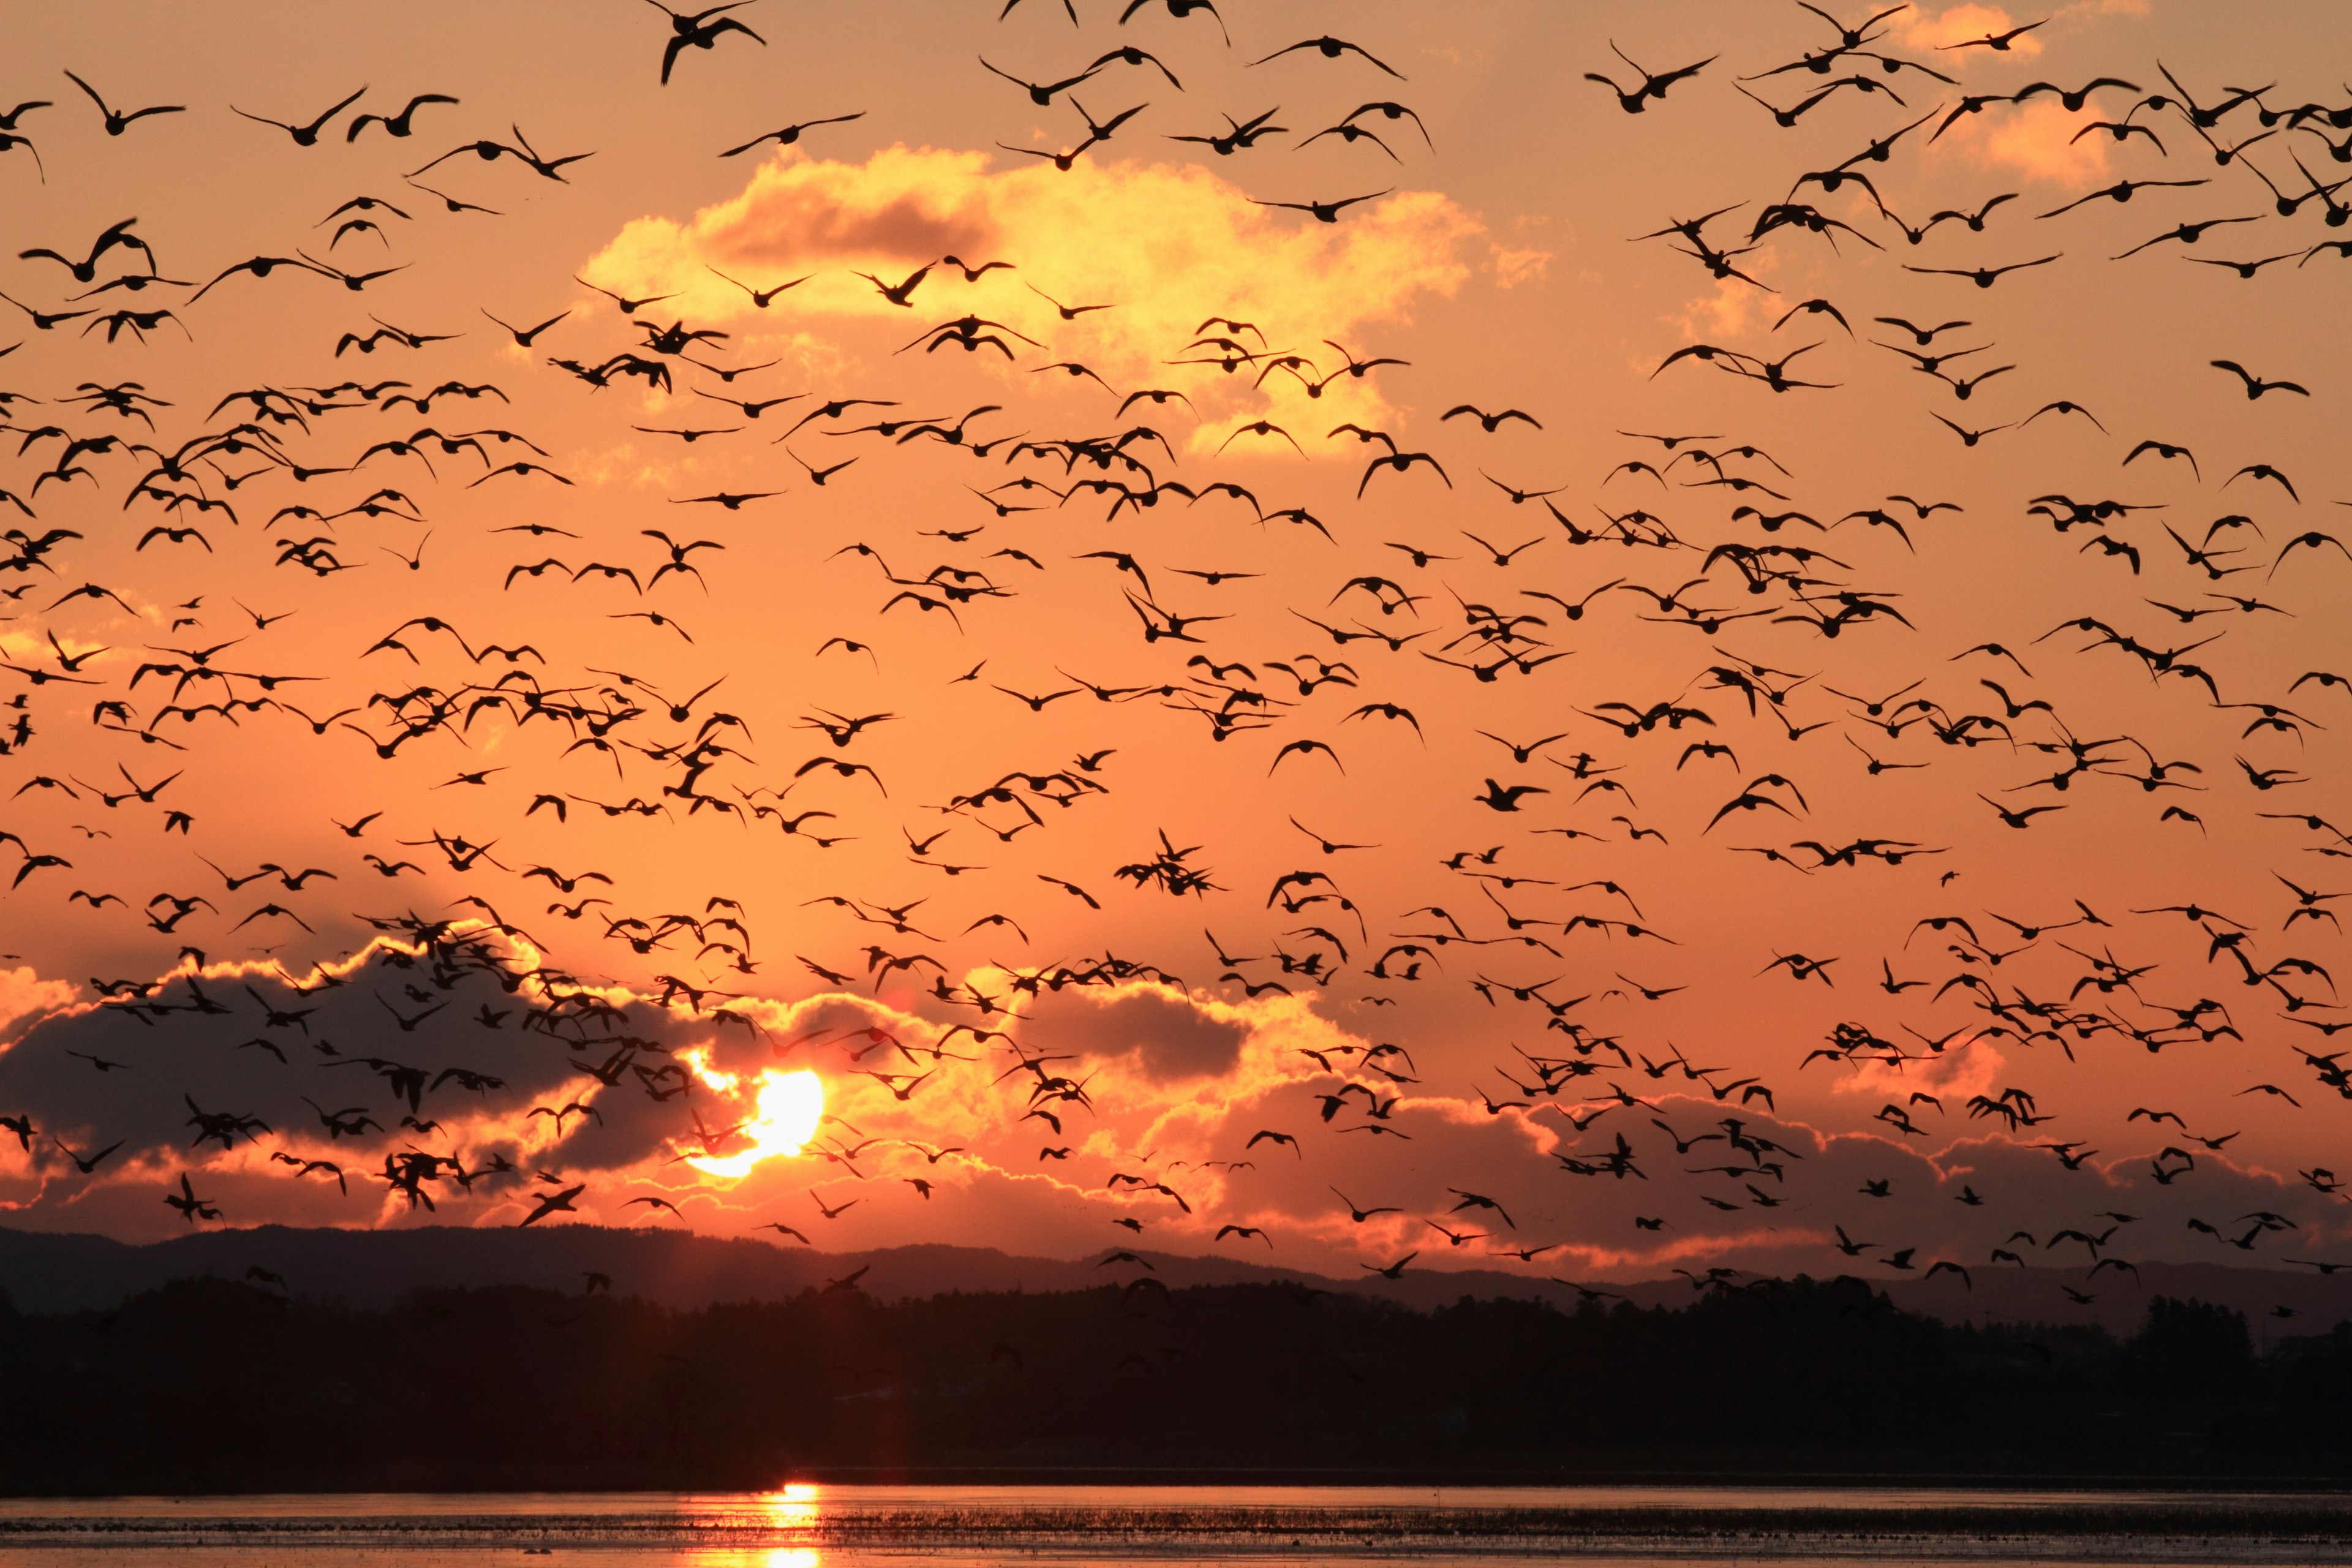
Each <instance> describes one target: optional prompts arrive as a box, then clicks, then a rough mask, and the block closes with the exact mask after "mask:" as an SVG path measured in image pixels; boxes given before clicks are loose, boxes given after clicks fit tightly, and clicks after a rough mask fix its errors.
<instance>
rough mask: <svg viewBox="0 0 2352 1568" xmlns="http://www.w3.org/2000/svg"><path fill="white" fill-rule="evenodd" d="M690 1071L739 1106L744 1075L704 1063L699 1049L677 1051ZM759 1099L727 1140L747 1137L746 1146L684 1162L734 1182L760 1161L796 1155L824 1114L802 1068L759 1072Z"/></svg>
mask: <svg viewBox="0 0 2352 1568" xmlns="http://www.w3.org/2000/svg"><path fill="white" fill-rule="evenodd" d="M678 1054H679V1055H680V1056H681V1057H682V1058H685V1059H686V1060H687V1062H688V1064H689V1065H691V1066H692V1067H693V1068H694V1070H695V1076H696V1077H698V1078H699V1079H701V1080H702V1082H703V1084H704V1085H705V1086H706V1087H707V1088H709V1089H714V1090H716V1091H717V1092H718V1093H719V1094H722V1095H726V1096H728V1097H730V1099H732V1100H736V1102H737V1103H740V1095H741V1092H742V1089H743V1088H744V1079H743V1075H741V1074H740V1073H731V1072H720V1071H719V1070H717V1069H716V1068H712V1067H711V1066H710V1065H709V1058H708V1057H707V1056H705V1055H703V1054H702V1053H701V1052H698V1051H681V1052H679V1053H678ZM757 1083H758V1097H757V1099H756V1100H755V1101H754V1110H753V1111H752V1113H751V1116H750V1118H749V1119H747V1120H746V1121H744V1122H743V1124H742V1125H741V1126H740V1127H739V1128H737V1129H736V1130H735V1131H734V1132H733V1134H732V1135H731V1137H730V1138H728V1139H721V1140H719V1142H731V1141H732V1139H734V1138H741V1139H749V1140H750V1141H751V1142H750V1146H749V1147H748V1148H745V1149H743V1150H741V1151H740V1152H737V1153H733V1154H729V1155H726V1156H725V1157H723V1158H721V1157H718V1156H713V1155H709V1154H696V1155H689V1156H688V1158H687V1162H686V1163H688V1164H689V1165H692V1166H693V1167H694V1168H695V1169H696V1170H698V1171H701V1172H705V1173H708V1174H710V1175H713V1176H725V1177H727V1178H728V1179H729V1180H730V1181H731V1180H733V1179H735V1178H737V1177H739V1176H742V1175H744V1174H746V1173H749V1172H750V1171H751V1168H752V1167H753V1166H754V1165H757V1164H758V1163H760V1162H761V1161H762V1160H765V1159H768V1158H770V1157H771V1156H772V1155H777V1154H797V1153H799V1152H801V1146H802V1145H803V1144H804V1143H806V1142H808V1141H809V1138H810V1136H811V1135H812V1134H813V1133H814V1132H815V1131H816V1123H817V1118H818V1117H820V1116H822V1115H823V1114H824V1083H823V1082H822V1081H821V1080H820V1079H818V1078H817V1076H816V1074H814V1073H813V1072H811V1071H809V1070H808V1069H807V1068H801V1069H799V1070H798V1071H794V1072H781V1071H779V1070H777V1069H776V1068H761V1069H760V1076H759V1079H758V1080H757Z"/></svg>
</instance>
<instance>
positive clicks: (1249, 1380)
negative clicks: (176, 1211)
mask: <svg viewBox="0 0 2352 1568" xmlns="http://www.w3.org/2000/svg"><path fill="white" fill-rule="evenodd" d="M0 1365H5V1369H6V1379H7V1386H8V1388H9V1391H10V1396H11V1399H12V1402H13V1403H14V1405H15V1406H16V1410H17V1411H18V1413H19V1415H18V1418H17V1419H16V1420H15V1421H13V1422H11V1423H9V1424H8V1426H7V1428H6V1430H5V1434H0V1476H5V1485H6V1486H7V1487H8V1488H10V1489H14V1490H16V1491H19V1492H67V1491H72V1492H116V1493H119V1492H170V1493H184V1492H193V1491H223V1490H226V1491H275V1490H373V1489H388V1490H406V1489H486V1490H488V1489H497V1490H523V1489H736V1488H757V1487H763V1486H770V1485H773V1484H775V1483H776V1482H778V1481H779V1480H782V1479H786V1478H788V1477H792V1476H796V1475H797V1476H816V1477H824V1476H827V1475H831V1476H835V1477H840V1478H847V1477H851V1476H856V1477H860V1478H866V1479H880V1478H884V1477H890V1478H898V1479H924V1478H932V1479H949V1478H962V1479H971V1478H975V1477H979V1476H1000V1477H1010V1476H1013V1475H1023V1476H1030V1477H1045V1476H1053V1475H1059V1476H1065V1477H1076V1476H1081V1475H1083V1476H1088V1477H1095V1478H1099V1477H1102V1476H1105V1475H1107V1474H1116V1473H1122V1472H1123V1473H1128V1474H1132V1475H1154V1476H1158V1477H1160V1478H1162V1479H1165V1478H1167V1477H1169V1476H1170V1475H1171V1474H1190V1475H1195V1476H1204V1477H1205V1476H1210V1475H1225V1476H1238V1475H1243V1474H1256V1475H1260V1476H1267V1477H1280V1476H1290V1477H1295V1478H1297V1479H1333V1478H1335V1477H1350V1476H1352V1477H1362V1478H1367V1479H1370V1478H1373V1477H1386V1478H1399V1477H1406V1476H1412V1477H1428V1478H1433V1479H1434V1478H1440V1477H1444V1478H1450V1479H1455V1480H1469V1479H1527V1480H1535V1479H1549V1480H1563V1481H1565V1480H1590V1479H1602V1478H1609V1477H1619V1478H1626V1477H1633V1476H1644V1477H1648V1478H1651V1479H1659V1478H1663V1477H1669V1476H1671V1477H1680V1478H1685V1479H1700V1478H1705V1477H1723V1476H1731V1475H1751V1476H1766V1475H1779V1476H1795V1475H1811V1476H1841V1477H1867V1476H1880V1477H1884V1476H1888V1475H1894V1474H1907V1475H1946V1476H1953V1477H1971V1476H1995V1475H2003V1476H2011V1477H2024V1478H2031V1479H2056V1478H2060V1477H2068V1476H2072V1477H2083V1476H2086V1475H2100V1476H2105V1477H2118V1476H2120V1477H2138V1478H2145V1479H2158V1478H2179V1477H2200V1476H2202V1477H2214V1476H2222V1475H2229V1476H2256V1477H2262V1476H2267V1477H2272V1478H2288V1477H2301V1478H2335V1479H2345V1478H2352V1422H2347V1420H2346V1416H2345V1412H2346V1411H2347V1409H2352V1321H2346V1322H2341V1323H2338V1324H2337V1325H2336V1326H2335V1327H2334V1328H2333V1329H2332V1330H2330V1331H2326V1332H2323V1333H2317V1334H2313V1335H2307V1336H2301V1337H2296V1338H2292V1339H2282V1340H2278V1341H2275V1342H2273V1343H2272V1345H2271V1346H2270V1347H2269V1348H2268V1349H2267V1350H2258V1348H2257V1347H2256V1345H2255V1343H2254V1341H2253V1338H2252V1334H2251V1333H2250V1331H2249V1329H2248V1325H2247V1322H2246V1320H2245V1319H2244V1318H2243V1317H2242V1316H2241V1315H2240V1314H2238V1313H2236V1312H2234V1311H2231V1310H2227V1309H2225V1308H2219V1307H2213V1306H2210V1305H2206V1304H2202V1303H2196V1302H2180V1301H2175V1300H2169V1299H2158V1300H2156V1301H2154V1302H2153V1303H2151V1306H2150V1309H2149V1312H2148V1316H2147V1320H2146V1321H2145V1323H2144V1324H2143V1325H2142V1326H2141V1328H2140V1329H2139V1330H2138V1331H2137V1332H2136V1333H2135V1334H2133V1335H2132V1336H2131V1337H2130V1338H2128V1339H2124V1340H2118V1339H2117V1338H2116V1337H2114V1336H2112V1335H2110V1334H2109V1333H2108V1332H2107V1331H2105V1330H2104V1329H2102V1328H2098V1327H2095V1326H2092V1327H2041V1328H2033V1327H2014V1326H2011V1327H1994V1328H1981V1327H1973V1326H1968V1325H1952V1324H1947V1323H1943V1322H1940V1321H1936V1320H1934V1319H1930V1318H1927V1317H1924V1316H1919V1315H1915V1314H1911V1313H1907V1312H1905V1311H1903V1310H1899V1309H1897V1308H1895V1306H1894V1305H1893V1304H1892V1303H1890V1302H1889V1301H1888V1300H1886V1299H1885V1297H1884V1296H1883V1295H1881V1294H1879V1293H1877V1292H1876V1291H1874V1289H1872V1288H1871V1287H1870V1286H1868V1285H1866V1284H1864V1282H1862V1281H1860V1280H1855V1279H1837V1280H1832V1281H1826V1282H1822V1281H1815V1280H1811V1279H1796V1280H1793V1281H1769V1282H1762V1283H1759V1284H1757V1285H1754V1286H1752V1287H1749V1288H1746V1289H1717V1290H1714V1291H1711V1292H1707V1293H1706V1294H1703V1295H1695V1296H1693V1298H1692V1299H1691V1300H1689V1301H1688V1302H1687V1303H1686V1304H1685V1305H1682V1306H1680V1307H1678V1308H1675V1309H1664V1308H1643V1307H1636V1306H1633V1305H1632V1304H1630V1303H1622V1302H1621V1303H1617V1304H1614V1305H1613V1306H1605V1305H1603V1304H1601V1303H1598V1302H1595V1303H1591V1304H1588V1305H1586V1306H1584V1307H1582V1308H1580V1310H1575V1311H1563V1310H1559V1309H1557V1308H1555V1307H1552V1306H1550V1305H1548V1304H1545V1303H1541V1302H1535V1301H1527V1300H1466V1299H1465V1300H1462V1301H1460V1302H1458V1303H1456V1304H1454V1305H1452V1306H1448V1307H1444V1308H1442V1309H1439V1310H1435V1311H1416V1310H1412V1309H1409V1308H1406V1307H1402V1306H1400V1305H1398V1304H1395V1303H1393V1302H1388V1301H1383V1300H1377V1299H1372V1298H1367V1297H1363V1296H1353V1295H1345V1294H1336V1293H1330V1292H1324V1291H1318V1290H1314V1289H1307V1288H1304V1287H1300V1286H1297V1285H1293V1284H1268V1285H1223V1286H1202V1287H1192V1288H1185V1289H1175V1290H1170V1289H1165V1288H1164V1287H1161V1286H1160V1284H1159V1283H1158V1282H1157V1280H1156V1279H1152V1278H1150V1277H1149V1276H1146V1277H1144V1278H1142V1279H1139V1280H1137V1281H1135V1282H1134V1283H1132V1284H1129V1285H1127V1286H1124V1287H1120V1286H1113V1285H1103V1286H1100V1287H1097V1288H1095V1289H1086V1290H1074V1291H1060V1292H1054V1293H1049V1294H1015V1293H1011V1292H987V1293H958V1294H948V1295H940V1296H934V1297H929V1298H924V1299H919V1300H915V1299H909V1300H898V1301H883V1300H877V1299H876V1298H874V1297H872V1296H869V1295H867V1294H866V1292H865V1291H863V1290H862V1289H857V1288H856V1285H854V1284H846V1285H844V1286H841V1287H838V1288H834V1289H810V1290H804V1291H803V1292H801V1293H800V1294H798V1295H796V1296H793V1297H792V1298H791V1299H789V1300H777V1301H769V1302H756V1303H751V1302H746V1303H735V1304H726V1303H721V1304H717V1305H711V1306H708V1307H701V1308H696V1309H677V1308H671V1307H666V1306H662V1305H660V1304H657V1303H655V1302H652V1301H648V1300H644V1299H642V1298H637V1297H629V1296H617V1297H616V1296H614V1295H610V1294H606V1293H601V1292H599V1293H594V1294H587V1293H580V1292H574V1293H569V1294H566V1293H559V1292H556V1291H553V1290H548V1289H533V1288H530V1287H521V1286H499V1287H488V1288H480V1289H433V1290H422V1291H418V1292H416V1293H415V1294H413V1295H411V1296H410V1297H408V1298H406V1299H404V1300H402V1301H400V1302H399V1303H397V1304H395V1305H394V1306H391V1307H388V1308H362V1307H351V1306H343V1305H338V1304H334V1303H331V1302H320V1301H317V1300H308V1299H300V1298H297V1299H293V1300H288V1299H286V1298H284V1297H280V1296H278V1295H277V1294H276V1293H275V1292H273V1291H272V1290H269V1289H264V1288H261V1287H259V1286H256V1285H247V1284H244V1283H240V1282H235V1281H229V1280H224V1279H194V1280H183V1281H177V1282H174V1283H172V1284H169V1285H166V1286H164V1287H163V1288H162V1289H156V1290H153V1291H149V1292H145V1293H142V1294H141V1295H139V1296H136V1297H134V1298H132V1299H131V1300H129V1301H127V1302H125V1303H123V1304H122V1306H121V1308H120V1309H118V1310H115V1311H113V1312H110V1313H107V1314H103V1315H100V1314H93V1313H88V1312H83V1313H73V1314H47V1315H16V1314H13V1313H11V1314H10V1315H8V1316H7V1317H6V1318H5V1320H0Z"/></svg>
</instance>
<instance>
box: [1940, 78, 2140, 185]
mask: <svg viewBox="0 0 2352 1568" xmlns="http://www.w3.org/2000/svg"><path fill="white" fill-rule="evenodd" d="M2113 118H2116V116H2114V115H2111V114H2109V113H2108V112H2107V111H2106V110H2105V109H2103V108H2102V107H2101V106H2100V104H2099V101H2098V100H2096V99H2093V100H2090V101H2089V102H2088V103H2085V104H2084V106H2083V111H2082V112H2081V113H2080V114H2069V113H2067V112H2066V108H2065V106H2064V105H2063V104H2062V103H2059V102H2058V101H2057V100H2055V99H2050V98H2037V99H2035V100H2033V101H2032V102H2031V103H2029V104H2027V105H2025V106H2024V107H2023V108H2022V109H2019V110H2014V111H2006V112H1998V113H1996V112H1995V111H1990V110H1989V111H1987V112H1986V113H1984V114H1981V115H1975V114H1971V115H1966V116H1963V117H1962V118H1961V120H1960V121H1959V123H1958V124H1956V125H1954V126H1953V127H1952V129H1951V131H1950V132H1949V133H1948V134H1947V135H1946V136H1945V138H1944V143H1945V144H1950V145H1954V146H1957V147H1958V148H1959V149H1960V151H1961V152H1962V153H1964V154H1965V155H1966V156H1967V157H1969V159H1970V160H1971V161H1973V162H1974V163H1976V164H1977V165H1978V166H1979V168H1986V169H1996V168H2000V169H2014V170H2016V171H2017V172H2018V173H2019V174H2023V175H2025V176H2026V177H2027V178H2028V179H2033V180H2042V181H2046V182H2048V183H2049V184H2053V185H2057V186H2060V187H2061V188H2063V189H2065V190H2069V191H2087V190H2089V189H2090V188H2091V187H2093V186H2094V185H2097V184H2103V183H2105V182H2106V181H2108V180H2110V179H2112V178H2113V173H2112V170H2113V165H2112V164H2111V163H2109V162H2108V159H2107V149H2108V148H2109V147H2111V146H2113V145H2115V142H2113V140H2112V139H2111V138H2110V137H2109V136H2108V135H2107V133H2106V132H2104V131H2099V132H2092V133H2091V134H2090V135H2088V136H2084V137H2083V138H2082V140H2080V141H2079V142H2078V141H2076V140H2075V136H2076V133H2077V132H2081V131H2082V129H2083V128H2084V126H2086V125H2088V124H2090V123H2091V122H2092V121H2095V120H2107V119H2113Z"/></svg>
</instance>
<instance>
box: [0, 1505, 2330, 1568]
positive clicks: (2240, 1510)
mask: <svg viewBox="0 0 2352 1568" xmlns="http://www.w3.org/2000/svg"><path fill="white" fill-rule="evenodd" d="M1392 1559H1404V1560H1410V1561H1412V1562H1416V1563H1468V1562H1474V1561H1487V1560H1494V1559H1518V1560H1538V1559H1574V1560H1576V1561H1578V1562H1580V1563H1593V1564H1601V1563H1643V1564H1647V1565H1652V1568H1658V1565H1663V1564H1669V1563H1728V1562H1735V1561H1749V1562H1753V1561H1770V1562H1779V1563H1802V1562H1836V1563H1846V1564H1866V1563H2016V1562H2053V1563H2055V1562H2076V1563H2171V1564H2193V1563H2352V1494H2346V1493H2329V1492H2291V1491H2263V1492H2252V1493H2238V1492H2218V1491H2203V1492H2197V1491H2163V1492H2154V1491H2113V1492H2109V1491H2080V1490H2075V1491H2025V1490H2014V1489H2011V1490H2001V1489H1956V1488H1776V1487H1711V1488H1696V1487H1639V1486H1612V1487H1566V1488H1539V1487H1492V1488H1478V1487H1464V1488H1451V1487H1449V1488H1443V1489H1429V1488H1409V1487H1278V1486H1256V1487H1253V1486H1236V1487H1200V1486H1181V1487H1177V1486H1104V1487H1045V1486H1030V1487H1020V1486H1001V1487H981V1486H928V1487H915V1486H835V1485H830V1484H827V1485H791V1486H787V1487H784V1488H782V1489H779V1490H777V1491H773V1492H761V1493H736V1494H724V1495H708V1496H680V1495H675V1494H667V1493H614V1494H603V1495H556V1494H531V1495H495V1494H483V1495H454V1494H440V1495H415V1496H411V1495H395V1494H352V1495H341V1496H309V1497H301V1496H279V1497H226V1498H106V1499H70V1500H58V1499H37V1498H30V1499H10V1500H0V1563H6V1564H15V1563H25V1564H47V1565H49V1568H97V1565H100V1564H112V1563H139V1564H142V1565H155V1564H161V1563H172V1564H173V1565H174V1568H177V1565H181V1564H186V1565H190V1568H231V1565H236V1568H362V1565H368V1568H392V1565H394V1564H398V1565H399V1568H436V1565H443V1564H446V1565H453V1568H454V1565H457V1564H464V1565H466V1568H488V1565H491V1564H516V1565H518V1568H520V1565H522V1564H548V1565H554V1564H564V1563H573V1564H594V1565H596V1568H635V1565H638V1564H651V1563H664V1564H669V1563H677V1564H693V1565H696V1568H849V1565H854V1564H860V1563H900V1564H911V1563H918V1562H919V1563H927V1564H939V1565H941V1568H965V1565H970V1568H981V1565H990V1568H993V1565H996V1564H1002V1563H1013V1562H1028V1561H1034V1562H1043V1563H1174V1562H1184V1563H1223V1562H1276V1563H1279V1562H1300V1563H1303V1562H1313V1563H1349V1562H1360V1563H1370V1562H1378V1561H1386V1560H1392Z"/></svg>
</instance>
